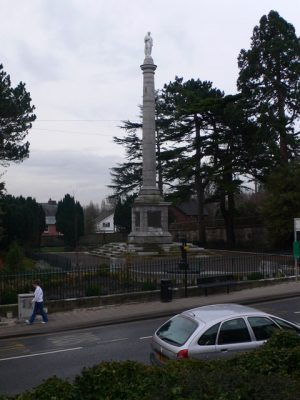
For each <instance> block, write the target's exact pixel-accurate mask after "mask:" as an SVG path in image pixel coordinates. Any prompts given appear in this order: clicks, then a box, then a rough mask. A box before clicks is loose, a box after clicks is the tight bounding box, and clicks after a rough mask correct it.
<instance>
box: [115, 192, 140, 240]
mask: <svg viewBox="0 0 300 400" xmlns="http://www.w3.org/2000/svg"><path fill="white" fill-rule="evenodd" d="M135 198H136V195H128V196H126V198H125V199H124V200H122V199H120V198H119V200H118V202H117V205H116V209H115V213H114V225H115V226H116V228H117V230H118V231H121V232H122V231H123V232H124V231H125V232H127V233H130V232H131V209H132V205H133V202H134V199H135Z"/></svg>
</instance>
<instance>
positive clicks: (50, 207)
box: [40, 199, 57, 217]
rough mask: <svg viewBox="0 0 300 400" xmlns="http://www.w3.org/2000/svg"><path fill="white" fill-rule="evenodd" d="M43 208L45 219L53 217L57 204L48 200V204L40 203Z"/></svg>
mask: <svg viewBox="0 0 300 400" xmlns="http://www.w3.org/2000/svg"><path fill="white" fill-rule="evenodd" d="M40 205H41V206H42V207H43V210H44V213H45V216H46V217H55V215H56V211H57V203H56V201H55V200H51V199H49V201H48V203H40Z"/></svg>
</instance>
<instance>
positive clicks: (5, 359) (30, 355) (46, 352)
mask: <svg viewBox="0 0 300 400" xmlns="http://www.w3.org/2000/svg"><path fill="white" fill-rule="evenodd" d="M81 349H82V347H73V348H71V349H62V350H53V351H45V352H43V353H34V354H26V355H23V356H15V357H7V358H0V361H8V360H16V359H18V358H29V357H36V356H45V355H47V354H55V353H62V352H66V351H74V350H81Z"/></svg>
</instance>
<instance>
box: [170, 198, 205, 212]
mask: <svg viewBox="0 0 300 400" xmlns="http://www.w3.org/2000/svg"><path fill="white" fill-rule="evenodd" d="M174 207H176V208H178V209H179V210H180V211H182V212H183V213H184V214H185V215H189V216H197V215H198V214H199V211H198V201H197V200H196V199H191V200H187V201H183V202H182V203H179V204H176V205H175V206H174ZM204 214H207V211H206V210H204Z"/></svg>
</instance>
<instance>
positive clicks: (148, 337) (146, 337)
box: [140, 335, 152, 340]
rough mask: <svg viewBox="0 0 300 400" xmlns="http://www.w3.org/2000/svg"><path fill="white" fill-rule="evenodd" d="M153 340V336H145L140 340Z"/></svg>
mask: <svg viewBox="0 0 300 400" xmlns="http://www.w3.org/2000/svg"><path fill="white" fill-rule="evenodd" d="M151 338H152V335H151V336H143V337H140V340H145V339H151Z"/></svg>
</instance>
